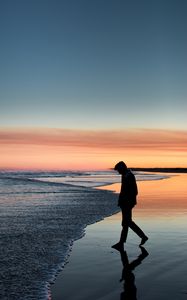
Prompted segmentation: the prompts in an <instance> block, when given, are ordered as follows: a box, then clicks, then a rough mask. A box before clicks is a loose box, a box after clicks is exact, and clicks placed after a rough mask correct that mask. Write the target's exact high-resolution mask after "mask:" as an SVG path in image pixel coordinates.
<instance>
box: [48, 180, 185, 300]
mask: <svg viewBox="0 0 187 300" xmlns="http://www.w3.org/2000/svg"><path fill="white" fill-rule="evenodd" d="M186 180H187V175H186V174H183V175H177V176H173V177H171V178H170V179H167V180H164V181H157V182H142V183H141V184H140V183H139V184H138V185H139V190H140V196H139V199H138V203H139V204H138V206H137V207H136V208H135V209H134V219H135V221H136V222H137V224H138V225H139V226H140V227H141V228H142V229H143V230H144V231H145V232H146V234H147V235H148V236H149V241H148V242H147V243H146V244H145V249H146V251H147V252H148V256H146V257H145V258H144V259H143V260H142V261H141V264H139V265H138V266H137V267H136V268H135V269H134V270H133V271H132V274H133V275H132V276H131V277H130V279H132V278H133V276H134V279H133V280H131V281H130V282H129V281H128V279H129V277H128V276H127V274H126V276H127V277H126V280H123V282H120V279H121V276H122V271H123V272H126V269H127V268H126V267H124V266H123V264H122V261H121V256H120V253H119V252H118V251H115V250H113V249H112V248H111V245H112V244H114V243H116V242H117V240H118V238H119V234H120V230H121V226H120V222H121V214H120V213H118V214H116V215H113V216H111V217H109V218H106V219H105V220H104V221H102V222H99V223H97V224H94V225H91V226H88V227H87V229H86V235H85V236H84V238H83V239H81V240H79V241H76V242H75V244H74V246H73V251H72V254H71V256H70V259H69V263H68V265H67V266H66V267H65V269H64V270H63V272H62V273H61V274H59V276H58V277H57V280H56V282H55V284H54V285H53V286H52V287H51V290H52V297H51V299H52V300H62V299H66V300H70V299H71V300H86V299H90V300H92V299H94V300H117V299H121V300H123V299H124V300H125V299H130V300H135V299H138V300H141V299H142V300H150V299H151V300H157V299H159V300H165V299H171V300H185V299H186V295H187V286H186V278H187V254H186V249H187V232H186V219H187V218H186V217H187V210H186V208H187V185H186V182H187V181H186ZM114 187H115V189H116V188H118V189H119V186H118V187H117V186H114V185H113V186H108V189H112V190H113V189H114ZM155 191H156V192H155ZM176 195H177V197H176ZM138 244H139V238H138V237H137V236H136V235H135V234H134V233H133V232H132V231H130V230H129V235H128V240H127V244H126V247H125V250H126V253H127V256H128V259H129V263H130V262H133V261H136V259H137V258H138V257H139V255H140V254H141V249H140V248H139V247H138ZM129 289H130V290H131V292H132V289H133V292H132V293H134V296H132V294H131V296H129V295H128V292H129ZM133 297H134V298H133Z"/></svg>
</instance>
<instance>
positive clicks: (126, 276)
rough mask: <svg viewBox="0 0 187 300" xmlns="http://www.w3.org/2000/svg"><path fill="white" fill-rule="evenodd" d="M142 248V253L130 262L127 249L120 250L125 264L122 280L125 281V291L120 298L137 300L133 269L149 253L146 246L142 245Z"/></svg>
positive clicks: (121, 299)
mask: <svg viewBox="0 0 187 300" xmlns="http://www.w3.org/2000/svg"><path fill="white" fill-rule="evenodd" d="M140 249H141V253H140V255H139V256H138V257H137V258H136V259H134V260H133V261H132V262H129V259H128V256H127V252H126V251H124V250H121V251H120V255H121V261H122V264H123V269H122V276H121V279H120V282H123V281H124V291H123V292H122V293H121V295H120V300H137V288H136V284H135V275H134V273H133V270H134V269H135V268H136V267H137V266H139V265H140V264H141V262H142V261H143V260H144V259H145V258H146V257H147V256H148V255H149V253H148V252H147V250H146V249H145V248H144V247H142V246H140Z"/></svg>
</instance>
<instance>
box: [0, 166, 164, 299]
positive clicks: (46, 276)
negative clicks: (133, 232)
mask: <svg viewBox="0 0 187 300" xmlns="http://www.w3.org/2000/svg"><path fill="white" fill-rule="evenodd" d="M134 174H135V176H136V179H137V181H139V180H160V179H164V178H166V177H169V176H168V175H163V174H154V173H144V172H137V173H134ZM120 180H121V178H120V176H119V175H117V174H116V173H115V172H114V171H112V170H109V171H108V170H107V171H94V172H93V171H85V172H83V171H53V172H52V171H6V170H2V171H0V208H1V209H0V299H2V300H19V299H21V300H31V299H32V300H36V299H37V300H46V299H48V300H49V299H51V298H50V292H49V286H50V284H52V283H53V282H54V281H55V278H56V276H57V275H58V273H59V272H60V271H61V270H62V269H63V268H64V266H65V264H66V263H67V262H68V257H69V255H70V253H71V250H72V245H73V242H74V241H75V240H77V239H80V238H81V237H82V236H83V235H84V233H85V228H86V226H87V225H89V224H92V223H95V222H98V221H100V220H102V219H103V218H105V217H107V216H110V215H112V214H115V213H117V212H118V211H119V208H118V206H117V199H118V195H117V194H116V193H114V192H112V191H107V190H101V189H98V187H100V186H105V185H109V184H113V183H117V182H120Z"/></svg>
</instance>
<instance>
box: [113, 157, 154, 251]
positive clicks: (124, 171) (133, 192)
mask: <svg viewBox="0 0 187 300" xmlns="http://www.w3.org/2000/svg"><path fill="white" fill-rule="evenodd" d="M114 170H116V171H118V173H119V174H121V175H122V184H121V191H120V194H119V201H118V205H119V206H120V208H121V210H122V231H121V237H120V241H119V242H118V243H117V244H115V245H113V246H112V248H115V249H117V250H118V249H119V248H123V245H124V243H125V242H126V239H127V234H128V228H129V227H130V228H131V229H132V230H133V231H134V232H135V233H136V234H137V235H138V236H139V237H140V238H141V243H140V245H143V244H144V243H145V242H146V241H147V240H148V237H147V236H146V235H145V233H144V232H143V231H142V230H141V229H140V228H139V227H138V226H137V225H136V223H135V222H133V221H132V209H133V207H134V206H135V205H136V196H137V194H138V188H137V184H136V179H135V176H134V174H133V173H132V172H131V171H130V170H129V169H128V168H127V166H126V164H125V163H124V162H123V161H120V162H119V163H117V164H116V165H115V167H114Z"/></svg>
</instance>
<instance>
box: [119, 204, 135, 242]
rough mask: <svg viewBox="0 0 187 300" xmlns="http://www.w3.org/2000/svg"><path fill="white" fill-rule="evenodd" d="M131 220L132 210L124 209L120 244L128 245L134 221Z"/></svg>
mask: <svg viewBox="0 0 187 300" xmlns="http://www.w3.org/2000/svg"><path fill="white" fill-rule="evenodd" d="M131 218H132V211H131V209H129V208H128V207H127V208H125V209H122V231H121V237H120V243H126V240H127V234H128V228H129V224H130V223H131V220H132V219H131Z"/></svg>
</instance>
